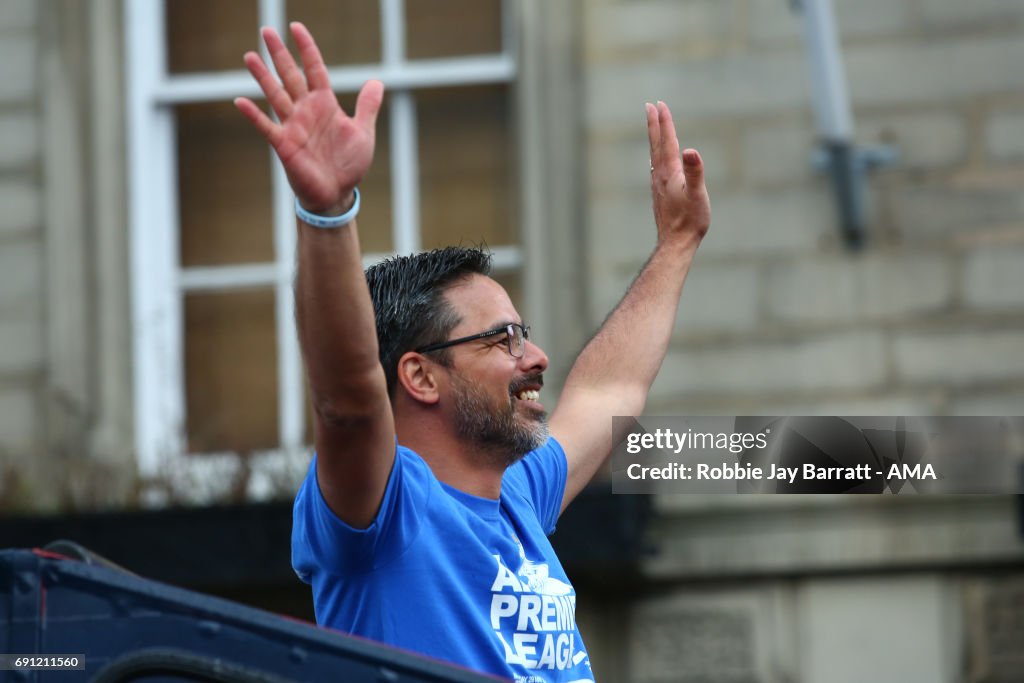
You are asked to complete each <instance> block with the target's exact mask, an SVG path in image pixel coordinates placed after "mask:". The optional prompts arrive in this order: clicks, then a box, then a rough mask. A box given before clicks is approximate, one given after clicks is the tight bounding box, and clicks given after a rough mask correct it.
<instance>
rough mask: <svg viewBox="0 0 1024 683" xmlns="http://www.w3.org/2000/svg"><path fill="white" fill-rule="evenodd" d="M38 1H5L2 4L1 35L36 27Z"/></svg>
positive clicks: (0, 5) (0, 7)
mask: <svg viewBox="0 0 1024 683" xmlns="http://www.w3.org/2000/svg"><path fill="white" fill-rule="evenodd" d="M39 5H40V3H39V1H38V0H4V1H3V2H0V35H2V34H10V33H16V32H19V31H25V30H27V29H31V28H33V27H34V26H35V25H36V21H37V13H38V9H39Z"/></svg>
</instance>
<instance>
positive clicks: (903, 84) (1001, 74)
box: [845, 35, 1024, 108]
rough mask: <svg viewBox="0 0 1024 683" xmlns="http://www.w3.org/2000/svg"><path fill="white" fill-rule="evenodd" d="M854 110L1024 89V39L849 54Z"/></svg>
mask: <svg viewBox="0 0 1024 683" xmlns="http://www.w3.org/2000/svg"><path fill="white" fill-rule="evenodd" d="M845 55H846V66H847V81H848V83H849V87H850V93H851V99H852V102H853V106H854V107H855V108H856V107H857V106H862V105H863V106H871V105H888V104H903V105H907V104H911V103H927V104H931V103H934V102H950V101H954V100H965V101H966V100H970V99H971V98H974V97H978V96H983V95H988V94H991V93H996V92H1019V91H1020V90H1021V88H1022V87H1024V69H1019V68H1016V67H1017V65H1019V64H1021V63H1024V40H1021V39H1020V37H1019V36H1012V37H1006V36H987V35H980V36H970V37H961V38H955V39H950V40H944V41H936V42H912V41H906V40H903V41H900V42H898V43H893V44H882V45H870V46H868V45H865V46H858V47H856V48H850V49H848V50H846V51H845Z"/></svg>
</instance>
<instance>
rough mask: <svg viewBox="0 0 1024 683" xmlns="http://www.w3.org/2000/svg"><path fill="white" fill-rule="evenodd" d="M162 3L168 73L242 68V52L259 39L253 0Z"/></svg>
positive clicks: (173, 0) (192, 0)
mask: <svg viewBox="0 0 1024 683" xmlns="http://www.w3.org/2000/svg"><path fill="white" fill-rule="evenodd" d="M144 1H146V2H148V1H149V0H144ZM165 6H166V12H167V50H168V55H167V68H168V69H169V70H170V72H171V73H187V72H193V71H218V70H235V69H244V68H245V65H244V64H243V63H242V55H244V54H245V53H246V51H247V50H255V49H256V48H257V45H258V40H259V11H258V8H257V3H256V0H216V2H211V0H171V1H170V2H167V3H165Z"/></svg>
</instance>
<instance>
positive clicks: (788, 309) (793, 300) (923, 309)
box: [766, 253, 953, 323]
mask: <svg viewBox="0 0 1024 683" xmlns="http://www.w3.org/2000/svg"><path fill="white" fill-rule="evenodd" d="M767 283H768V284H767V292H768V296H767V302H766V307H767V311H768V313H769V315H770V316H771V317H773V318H778V319H780V320H783V321H787V322H799V323H829V322H842V321H855V320H864V319H869V320H870V319H877V318H896V319H901V318H903V317H905V316H910V315H915V314H920V313H928V312H932V311H938V310H942V309H943V308H946V307H948V306H950V305H951V304H952V300H953V273H952V268H951V266H950V264H949V263H948V261H947V260H946V259H945V257H943V256H941V255H939V254H933V255H919V254H909V253H905V254H878V253H876V254H868V255H863V256H847V257H840V258H836V259H828V260H821V259H819V260H814V261H810V260H802V261H797V262H793V263H780V264H773V265H772V266H771V267H770V269H769V270H768V277H767Z"/></svg>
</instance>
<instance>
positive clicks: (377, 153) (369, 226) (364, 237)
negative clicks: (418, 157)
mask: <svg viewBox="0 0 1024 683" xmlns="http://www.w3.org/2000/svg"><path fill="white" fill-rule="evenodd" d="M388 99H389V98H388V97H387V95H385V96H384V105H383V106H382V107H381V108H380V113H379V114H378V115H377V144H376V148H375V149H374V153H373V165H372V166H371V167H370V171H369V172H368V173H367V174H366V177H365V178H363V182H361V183H360V184H359V197H360V206H359V246H360V247H361V248H362V251H363V253H364V254H376V253H387V252H390V251H391V249H392V245H393V244H394V240H392V239H391V144H390V138H391V136H390V134H389V126H390V117H389V116H388V111H389V107H388ZM338 100H339V101H340V102H341V106H342V108H343V109H344V110H345V112H346V113H348V114H349V115H352V114H354V113H355V105H356V96H355V94H345V95H342V96H340V97H339V98H338Z"/></svg>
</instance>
